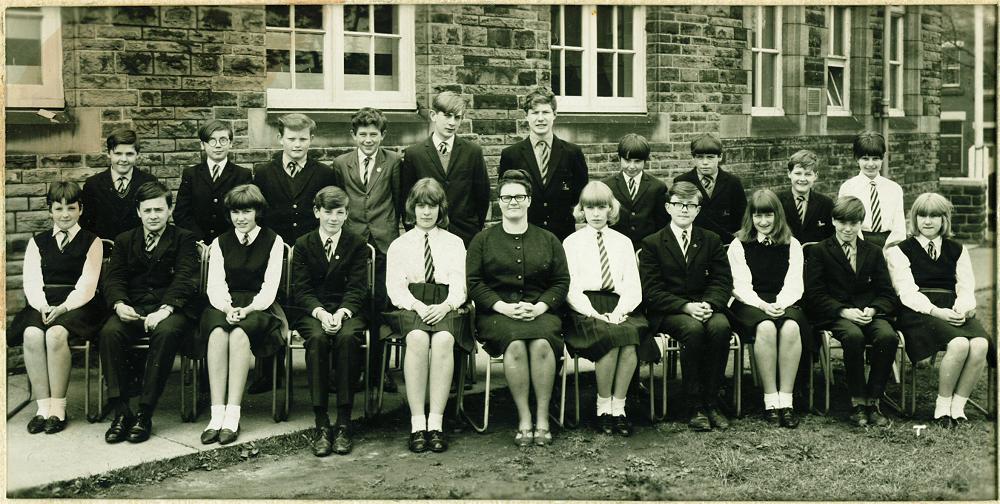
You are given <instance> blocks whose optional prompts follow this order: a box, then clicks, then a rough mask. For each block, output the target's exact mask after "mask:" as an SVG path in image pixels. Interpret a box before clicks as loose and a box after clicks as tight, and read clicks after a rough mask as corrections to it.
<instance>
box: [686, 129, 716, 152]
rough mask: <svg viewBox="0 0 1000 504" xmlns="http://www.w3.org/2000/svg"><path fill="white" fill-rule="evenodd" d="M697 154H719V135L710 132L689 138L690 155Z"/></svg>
mask: <svg viewBox="0 0 1000 504" xmlns="http://www.w3.org/2000/svg"><path fill="white" fill-rule="evenodd" d="M698 154H715V155H717V156H721V155H722V140H719V137H717V136H715V135H713V134H711V133H705V134H704V135H702V136H700V137H698V138H695V139H694V140H691V155H692V156H697V155H698Z"/></svg>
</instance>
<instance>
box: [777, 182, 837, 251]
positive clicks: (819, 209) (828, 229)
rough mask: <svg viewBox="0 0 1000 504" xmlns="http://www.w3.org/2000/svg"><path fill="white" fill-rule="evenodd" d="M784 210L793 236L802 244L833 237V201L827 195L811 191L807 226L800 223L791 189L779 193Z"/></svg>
mask: <svg viewBox="0 0 1000 504" xmlns="http://www.w3.org/2000/svg"><path fill="white" fill-rule="evenodd" d="M778 199H779V200H780V201H781V206H782V208H784V209H785V220H787V221H788V227H789V228H791V230H792V235H793V236H795V239H796V240H798V241H799V242H800V243H809V242H818V241H823V240H825V239H827V238H829V237H831V236H833V233H834V229H833V221H832V220H831V217H830V214H831V213H832V212H833V200H831V199H830V198H829V197H828V196H827V195H825V194H821V193H818V192H816V191H815V190H813V191H810V194H809V204H808V205H806V218H805V224H803V223H802V222H800V221H799V210H798V208H796V207H795V196H794V195H792V190H791V189H786V190H784V191H781V192H780V193H778Z"/></svg>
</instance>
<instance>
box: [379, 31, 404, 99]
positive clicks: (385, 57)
mask: <svg viewBox="0 0 1000 504" xmlns="http://www.w3.org/2000/svg"><path fill="white" fill-rule="evenodd" d="M398 90H399V40H398V39H390V38H381V37H378V38H376V39H375V91H398Z"/></svg>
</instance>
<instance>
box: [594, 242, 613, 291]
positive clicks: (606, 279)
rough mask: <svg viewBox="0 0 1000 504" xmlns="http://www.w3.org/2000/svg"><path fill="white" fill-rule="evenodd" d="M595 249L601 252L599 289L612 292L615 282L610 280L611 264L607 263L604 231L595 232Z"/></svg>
mask: <svg viewBox="0 0 1000 504" xmlns="http://www.w3.org/2000/svg"><path fill="white" fill-rule="evenodd" d="M597 250H598V251H600V253H601V290H604V291H608V292H612V291H614V290H615V283H614V282H612V281H611V265H610V264H609V263H608V251H607V249H605V248H604V233H603V232H601V231H598V232H597Z"/></svg>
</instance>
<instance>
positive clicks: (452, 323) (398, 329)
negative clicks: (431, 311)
mask: <svg viewBox="0 0 1000 504" xmlns="http://www.w3.org/2000/svg"><path fill="white" fill-rule="evenodd" d="M409 288H410V293H412V294H413V297H415V298H417V299H418V300H419V301H420V302H422V303H424V304H427V305H432V304H439V303H442V302H444V300H445V299H448V286H447V285H443V284H431V283H411V284H410V285H409ZM382 319H383V320H384V321H385V323H386V324H387V325H388V326H389V327H390V328H391V329H392V332H391V333H385V332H383V333H382V334H380V335H379V337H380V339H388V338H390V337H392V336H406V335H407V334H409V333H410V331H414V330H419V331H424V332H426V333H427V334H434V333H436V332H441V331H445V332H448V333H450V334H451V335H452V336H453V337H454V338H455V344H456V345H458V346H459V347H460V348H461V349H462V350H464V351H465V352H472V351H474V350H475V347H476V342H475V340H474V339H473V338H472V327H471V317H470V315H469V313H468V312H467V311H466V310H465V309H464V308H459V309H455V310H452V311H450V312H448V314H447V315H445V316H444V318H443V319H441V321H439V322H438V323H436V324H434V325H430V324H427V323H425V322H424V321H423V319H421V318H420V315H417V312H415V311H413V310H393V311H387V312H384V313H383V314H382Z"/></svg>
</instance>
